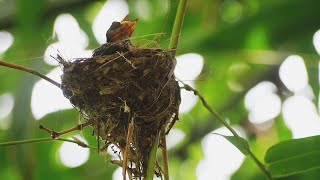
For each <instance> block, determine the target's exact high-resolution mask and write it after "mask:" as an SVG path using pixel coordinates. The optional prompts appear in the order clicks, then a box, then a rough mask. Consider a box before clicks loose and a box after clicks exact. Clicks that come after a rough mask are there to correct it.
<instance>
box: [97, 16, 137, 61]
mask: <svg viewBox="0 0 320 180" xmlns="http://www.w3.org/2000/svg"><path fill="white" fill-rule="evenodd" d="M137 21H138V19H135V20H133V21H129V20H128V16H126V17H125V18H124V19H123V20H122V21H121V22H117V21H114V22H113V23H112V24H111V26H110V28H109V29H108V31H107V34H106V36H107V43H105V44H103V45H101V46H100V47H99V48H97V49H95V50H94V51H93V54H92V57H95V56H103V55H111V54H114V53H116V52H124V51H128V50H129V48H130V47H131V46H132V44H131V41H130V39H129V38H130V37H131V35H132V33H133V31H134V29H135V26H136V23H137Z"/></svg>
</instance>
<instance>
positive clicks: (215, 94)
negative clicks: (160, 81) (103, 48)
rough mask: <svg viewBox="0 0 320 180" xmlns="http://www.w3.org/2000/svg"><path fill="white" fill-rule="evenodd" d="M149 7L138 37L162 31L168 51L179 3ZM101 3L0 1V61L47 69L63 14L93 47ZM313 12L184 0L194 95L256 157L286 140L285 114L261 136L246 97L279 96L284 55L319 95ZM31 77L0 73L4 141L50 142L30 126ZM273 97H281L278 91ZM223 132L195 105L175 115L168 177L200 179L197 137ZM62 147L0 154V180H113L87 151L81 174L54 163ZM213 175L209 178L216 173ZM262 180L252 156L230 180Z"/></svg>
mask: <svg viewBox="0 0 320 180" xmlns="http://www.w3.org/2000/svg"><path fill="white" fill-rule="evenodd" d="M148 2H149V3H147V4H148V5H149V6H150V7H149V8H150V9H151V11H150V12H151V14H150V17H151V18H147V19H143V18H140V20H139V23H138V26H137V29H136V32H135V34H134V36H140V35H146V34H151V33H159V32H161V31H162V28H163V27H164V28H163V32H164V33H165V35H164V37H162V41H161V47H163V48H166V47H168V43H169V40H168V38H169V37H170V32H171V28H172V25H173V21H174V16H175V8H176V7H177V1H176V0H171V1H170V9H171V11H170V12H168V13H167V12H161V11H160V10H159V8H158V7H159V6H160V5H161V4H162V3H164V2H163V1H162V0H152V1H148ZM104 3H105V2H104V1H90V0H79V1H75V0H65V1H61V0H53V1H46V0H32V1H25V0H16V1H11V0H2V1H0V30H6V31H9V32H11V33H12V34H13V36H14V38H15V41H14V44H13V46H12V47H10V49H9V50H8V51H6V52H5V53H4V54H2V55H1V56H0V57H1V60H6V61H11V62H14V63H17V64H19V65H23V66H27V67H31V68H34V69H37V70H39V71H40V72H42V73H47V72H49V71H50V70H52V69H53V68H54V66H50V65H48V64H45V63H44V62H43V60H42V58H36V57H42V56H43V54H44V51H45V49H46V47H47V46H48V43H49V42H51V41H52V40H51V39H50V37H51V36H52V29H53V24H54V20H55V18H56V17H57V16H58V15H59V14H61V13H70V14H72V15H73V16H74V17H75V18H76V19H77V21H78V22H79V25H80V26H81V28H82V29H83V30H84V31H85V32H86V34H87V35H88V36H89V39H90V40H89V48H91V49H92V48H95V47H97V46H98V43H97V42H96V41H95V38H94V36H93V32H92V29H91V24H92V21H93V20H94V17H95V16H96V15H97V13H98V12H99V9H100V8H102V6H103V4H104ZM136 3H137V2H136V1H134V0H128V4H129V8H130V16H131V17H138V18H139V14H140V13H139V12H137V9H138V8H135V7H136ZM319 5H320V1H318V0H306V1H300V0H282V1H278V0H265V1H257V0H238V1H236V0H189V4H188V7H187V12H186V16H185V22H184V26H183V30H182V34H181V38H180V44H179V47H178V54H184V53H190V52H194V53H199V54H201V55H202V56H203V57H204V60H205V66H204V69H203V71H202V75H200V77H199V78H198V79H196V80H195V82H196V84H197V89H198V90H199V91H200V92H201V93H202V95H203V96H204V97H205V98H206V99H207V101H208V102H209V104H210V105H212V106H213V107H214V108H215V109H216V110H217V111H219V112H221V114H222V115H223V116H226V117H228V119H229V120H230V123H231V124H238V125H240V126H242V127H244V129H245V130H246V134H248V141H249V142H250V146H251V148H252V150H253V152H254V153H255V154H257V156H258V157H259V159H261V160H263V157H264V155H265V152H266V151H267V149H268V148H269V147H271V146H272V145H274V144H276V143H278V142H280V141H283V140H287V139H291V132H290V129H288V128H287V127H286V125H285V123H284V122H283V118H282V115H279V117H277V118H276V121H275V123H274V125H273V127H271V128H270V129H269V130H267V131H266V132H263V133H260V132H257V131H256V130H254V129H252V128H250V122H249V121H248V113H247V111H246V110H245V108H244V103H243V99H244V95H245V94H246V92H247V91H248V90H249V89H250V88H252V87H253V86H255V85H256V84H257V83H258V82H261V81H265V80H267V81H271V82H273V83H274V84H276V85H277V87H278V88H279V91H280V92H283V91H286V89H285V87H284V86H283V84H282V83H281V81H280V79H279V77H278V69H279V66H280V64H281V62H282V61H283V60H284V59H285V58H286V57H287V56H288V55H291V54H299V55H301V56H302V57H304V59H305V63H306V66H307V68H308V75H309V83H310V85H311V87H312V89H313V92H314V94H315V95H316V97H317V96H318V92H319V80H318V59H319V56H318V54H317V53H316V51H315V49H314V47H313V44H312V37H313V35H314V33H315V32H316V31H317V30H318V29H320V22H319V17H320V11H319ZM164 24H165V26H163V25H164ZM66 28H68V27H66ZM47 39H49V42H48V40H47ZM146 39H148V38H147V37H146ZM151 39H152V38H151ZM0 43H1V40H0ZM234 64H244V65H246V66H247V67H248V68H246V69H244V70H243V71H241V72H239V74H236V75H235V74H231V75H230V74H228V72H229V68H230V66H232V65H234ZM37 79H38V78H37V77H33V76H31V75H29V74H25V73H22V72H18V71H15V70H11V69H6V68H2V67H1V68H0V94H3V93H7V92H10V93H12V94H13V95H14V98H15V106H14V109H13V112H12V113H11V115H10V117H9V118H10V121H11V126H10V129H7V130H0V142H5V141H13V140H22V139H32V138H40V137H48V134H45V133H43V132H42V131H40V130H39V129H38V126H39V121H35V120H34V117H33V116H32V113H31V108H30V100H31V91H32V87H33V85H34V83H35V82H36V80H37ZM230 79H232V80H233V81H236V82H237V83H239V84H241V86H242V87H241V90H240V91H233V90H231V89H230V87H229V86H228V81H229V80H230ZM52 88H55V87H52ZM279 95H280V96H281V98H285V95H284V94H279ZM48 96H50V95H49V94H48ZM317 99H318V98H317ZM316 101H317V100H316ZM48 104H50V102H48ZM315 104H317V102H315ZM40 122H41V123H42V124H45V125H46V126H48V127H50V128H53V129H56V130H62V129H66V128H68V127H72V126H74V125H75V124H77V123H78V113H77V111H76V110H65V111H59V112H55V113H52V114H49V115H47V116H45V117H44V118H42V119H41V120H40ZM220 126H221V125H220V124H218V123H217V121H215V120H214V119H213V118H212V117H211V116H210V114H209V113H208V112H207V111H206V110H205V109H204V108H203V106H202V105H201V103H200V102H199V103H198V104H197V105H196V107H195V108H193V110H192V111H191V112H190V113H187V114H185V115H182V116H181V118H180V122H178V123H176V126H175V127H176V128H179V129H181V130H182V131H183V132H185V134H186V137H185V138H184V140H183V141H182V142H181V143H180V144H178V145H177V146H176V147H175V148H173V150H172V151H170V152H169V156H170V172H171V176H172V177H173V178H174V179H182V178H183V179H186V180H188V179H190V180H191V179H196V166H197V164H198V163H199V161H200V160H201V159H202V158H203V154H202V149H201V140H202V138H203V137H204V136H205V135H206V134H208V133H210V132H211V131H213V130H214V129H216V128H218V127H220ZM83 135H84V136H85V137H86V139H87V140H88V142H89V144H92V145H94V144H95V143H96V140H95V138H94V137H92V136H91V129H90V128H88V129H86V130H84V131H83ZM60 145H61V142H50V143H39V144H28V145H16V146H13V147H6V148H1V149H0V179H44V178H46V179H47V180H49V179H89V178H91V179H111V178H112V173H113V171H114V170H115V168H116V167H115V166H113V165H111V164H110V163H109V162H108V160H109V159H110V157H105V156H102V155H98V154H97V153H95V152H91V154H90V159H89V161H88V162H87V163H85V164H84V165H82V166H80V167H78V168H67V167H64V166H63V165H61V164H60V163H59V162H58V161H57V160H56V155H57V149H58V147H59V146H60ZM106 159H107V162H106ZM227 160H228V157H226V161H227ZM303 163H308V162H303ZM302 165H303V164H302ZM319 176H320V175H319V172H316V171H314V172H308V173H306V174H300V175H295V176H292V177H289V178H288V179H291V178H294V179H317V177H319ZM212 177H213V179H214V174H212ZM263 178H264V175H263V174H262V173H261V172H260V170H259V169H258V168H257V167H256V165H255V164H254V163H253V161H252V160H250V159H246V160H245V161H244V163H243V164H242V166H241V167H240V169H239V170H238V171H237V172H236V173H235V174H234V175H233V176H232V179H263ZM284 179H285V178H284Z"/></svg>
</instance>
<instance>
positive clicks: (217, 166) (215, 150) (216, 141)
mask: <svg viewBox="0 0 320 180" xmlns="http://www.w3.org/2000/svg"><path fill="white" fill-rule="evenodd" d="M233 128H234V129H235V130H236V131H237V132H238V133H239V134H240V135H242V134H243V133H241V132H243V131H242V130H241V129H240V128H238V127H233ZM213 132H214V133H218V134H223V135H232V134H231V133H230V132H229V130H228V129H227V128H225V127H221V128H219V129H216V130H215V131H213ZM201 144H202V149H203V151H204V159H202V160H201V161H200V163H199V164H198V166H197V179H198V180H207V179H229V178H230V176H231V175H232V174H233V173H234V172H235V171H236V170H237V169H238V168H239V167H240V166H241V164H242V162H243V161H244V159H245V156H244V155H243V154H242V153H241V152H240V151H239V150H238V149H237V148H236V147H235V146H233V145H232V144H231V143H230V142H228V141H227V140H226V139H225V138H224V137H221V136H219V135H214V134H212V133H210V134H208V135H206V136H205V137H204V138H203V140H202V143H201ZM226 157H227V159H226ZM212 177H214V178H212Z"/></svg>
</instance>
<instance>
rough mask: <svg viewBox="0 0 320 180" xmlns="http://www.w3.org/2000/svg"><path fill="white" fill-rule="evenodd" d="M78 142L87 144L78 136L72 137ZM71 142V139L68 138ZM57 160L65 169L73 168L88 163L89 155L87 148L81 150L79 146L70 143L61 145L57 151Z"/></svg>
mask: <svg viewBox="0 0 320 180" xmlns="http://www.w3.org/2000/svg"><path fill="white" fill-rule="evenodd" d="M74 137H76V138H78V139H79V140H80V141H82V142H84V143H86V144H88V142H87V141H86V140H85V139H84V138H83V137H81V136H80V135H77V136H74ZM68 139H70V140H73V139H72V138H68ZM58 152H59V153H58V155H59V160H60V161H61V163H62V164H63V165H65V166H67V167H70V168H74V167H78V166H81V165H83V164H84V163H85V162H87V161H88V159H89V155H90V149H89V148H83V147H80V146H79V145H77V144H75V143H71V142H64V143H62V145H61V147H60V149H59V151H58Z"/></svg>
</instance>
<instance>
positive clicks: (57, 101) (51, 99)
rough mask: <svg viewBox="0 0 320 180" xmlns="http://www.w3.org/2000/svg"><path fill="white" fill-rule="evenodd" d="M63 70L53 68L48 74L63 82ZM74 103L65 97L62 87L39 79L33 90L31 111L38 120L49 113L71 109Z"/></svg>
mask: <svg viewBox="0 0 320 180" xmlns="http://www.w3.org/2000/svg"><path fill="white" fill-rule="evenodd" d="M61 75H62V71H61V69H60V68H59V67H57V68H55V69H53V70H52V71H51V72H50V73H48V74H47V75H46V76H47V77H49V78H51V79H53V80H54V81H56V82H59V83H60V82H61V79H60V76H61ZM71 108H72V105H71V104H70V102H69V100H68V99H67V98H65V97H64V96H63V94H62V92H61V90H60V89H58V88H57V87H55V86H53V85H52V84H50V83H48V82H47V81H45V80H40V81H38V82H37V83H36V84H35V85H34V87H33V90H32V96H31V111H32V114H33V116H34V117H35V118H36V120H39V119H41V118H42V117H44V116H45V115H47V114H48V113H52V112H56V111H59V110H64V109H71Z"/></svg>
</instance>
